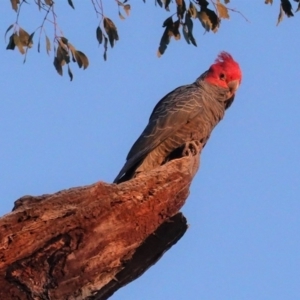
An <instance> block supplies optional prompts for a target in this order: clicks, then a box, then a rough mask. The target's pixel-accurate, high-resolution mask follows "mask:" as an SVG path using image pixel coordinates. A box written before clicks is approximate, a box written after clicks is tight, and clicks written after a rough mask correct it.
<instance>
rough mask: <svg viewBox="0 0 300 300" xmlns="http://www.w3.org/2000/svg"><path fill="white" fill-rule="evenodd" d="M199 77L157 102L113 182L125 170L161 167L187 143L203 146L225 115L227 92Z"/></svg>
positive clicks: (140, 170) (144, 169) (131, 171)
mask: <svg viewBox="0 0 300 300" xmlns="http://www.w3.org/2000/svg"><path fill="white" fill-rule="evenodd" d="M202 78H203V76H200V77H199V78H198V79H197V80H196V82H194V83H193V84H190V85H185V86H182V87H179V88H177V89H175V90H174V91H172V92H171V93H169V94H167V95H166V96H165V97H164V98H163V99H161V100H160V101H159V102H158V103H157V105H156V106H155V108H154V110H153V112H152V114H151V116H150V119H149V123H148V125H147V126H146V128H145V130H144V131H143V133H142V134H141V136H140V137H139V138H138V139H137V141H136V142H135V143H134V145H133V146H132V148H131V150H130V151H129V153H128V156H127V162H126V163H125V165H124V167H123V168H122V170H121V171H120V173H119V175H118V176H117V178H116V179H115V182H119V180H120V179H122V177H123V176H124V174H125V173H126V172H128V171H130V174H131V173H138V172H143V171H147V170H151V169H153V168H155V167H157V166H159V165H161V164H162V163H163V162H164V161H165V159H166V156H168V155H169V154H170V152H172V151H173V150H174V149H176V148H178V147H180V146H181V145H183V144H184V143H186V142H188V141H192V140H198V141H201V142H202V143H204V144H205V143H206V141H207V139H208V138H209V136H210V133H211V131H212V129H213V128H214V127H215V125H216V124H217V123H218V122H219V121H220V120H221V119H222V117H223V115H224V111H225V106H224V103H225V101H226V100H227V99H228V97H227V92H228V90H227V89H224V88H220V87H217V86H213V85H211V84H208V83H206V82H205V81H203V80H202ZM132 168H134V169H135V170H134V172H133V170H132ZM121 181H123V180H121Z"/></svg>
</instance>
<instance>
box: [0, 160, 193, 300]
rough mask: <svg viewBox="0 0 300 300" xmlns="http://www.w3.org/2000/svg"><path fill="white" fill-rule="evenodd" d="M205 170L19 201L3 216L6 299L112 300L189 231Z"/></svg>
mask: <svg viewBox="0 0 300 300" xmlns="http://www.w3.org/2000/svg"><path fill="white" fill-rule="evenodd" d="M198 165H199V156H198V155H196V156H188V157H183V158H181V159H175V160H173V161H171V162H169V163H167V164H165V165H163V166H161V167H159V168H157V169H155V170H153V171H150V172H147V173H145V174H142V175H140V176H139V177H137V178H135V179H132V180H130V181H127V182H124V183H122V184H119V185H116V184H107V183H104V182H97V183H95V184H92V185H89V186H84V187H77V188H71V189H68V190H63V191H60V192H57V193H55V194H51V195H42V196H38V197H33V196H24V197H22V198H20V199H19V200H17V201H16V202H15V207H14V210H13V212H11V213H10V214H7V215H5V216H3V217H2V218H1V219H0V249H1V253H0V299H21V300H22V299H107V298H108V297H109V296H110V295H112V294H113V293H114V292H115V291H116V290H117V289H119V288H120V287H122V286H124V285H125V284H127V283H128V282H130V281H132V280H134V279H135V278H137V277H138V276H140V275H141V274H142V273H143V272H144V271H145V270H146V269H148V268H149V267H150V266H151V265H153V264H154V263H155V262H156V261H157V260H158V259H159V258H160V257H161V256H162V255H163V253H164V252H165V251H167V250H168V249H169V248H170V247H171V246H172V245H173V244H175V243H176V242H177V241H178V240H179V239H180V238H181V236H182V235H183V234H184V233H185V231H186V229H187V225H186V220H185V218H184V216H183V215H182V214H181V213H178V212H179V210H180V208H181V207H182V205H183V204H184V202H185V200H186V198H187V196H188V194H189V186H190V183H191V181H192V179H193V176H194V175H195V173H196V171H197V169H198ZM9 297H10V298H9Z"/></svg>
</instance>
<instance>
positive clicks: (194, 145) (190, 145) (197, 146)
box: [182, 141, 202, 156]
mask: <svg viewBox="0 0 300 300" xmlns="http://www.w3.org/2000/svg"><path fill="white" fill-rule="evenodd" d="M201 148H202V145H201V143H200V142H199V141H191V142H187V143H185V145H184V148H183V151H182V156H190V155H191V156H195V155H197V154H198V153H200V151H201Z"/></svg>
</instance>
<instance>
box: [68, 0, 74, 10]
mask: <svg viewBox="0 0 300 300" xmlns="http://www.w3.org/2000/svg"><path fill="white" fill-rule="evenodd" d="M68 3H69V5H70V6H71V7H72V8H73V9H75V7H74V4H73V2H72V0H68Z"/></svg>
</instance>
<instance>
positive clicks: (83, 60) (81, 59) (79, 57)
mask: <svg viewBox="0 0 300 300" xmlns="http://www.w3.org/2000/svg"><path fill="white" fill-rule="evenodd" d="M74 54H75V59H76V61H77V64H78V66H79V68H81V67H83V69H84V70H85V69H86V68H87V67H88V65H89V60H88V58H87V56H86V55H85V54H84V53H83V52H81V51H78V50H77V51H75V53H74Z"/></svg>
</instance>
